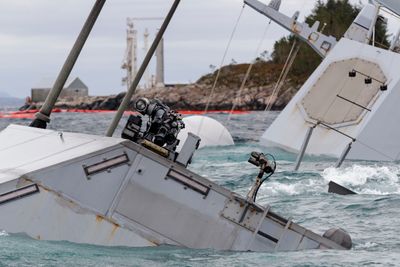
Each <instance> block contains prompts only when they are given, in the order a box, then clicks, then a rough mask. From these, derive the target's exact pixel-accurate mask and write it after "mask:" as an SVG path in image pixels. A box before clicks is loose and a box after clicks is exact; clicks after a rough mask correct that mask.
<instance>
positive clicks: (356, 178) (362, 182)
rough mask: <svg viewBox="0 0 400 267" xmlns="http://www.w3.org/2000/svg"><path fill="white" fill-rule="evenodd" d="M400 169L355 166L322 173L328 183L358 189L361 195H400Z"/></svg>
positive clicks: (332, 169) (329, 169) (326, 170)
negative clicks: (331, 182)
mask: <svg viewBox="0 0 400 267" xmlns="http://www.w3.org/2000/svg"><path fill="white" fill-rule="evenodd" d="M399 174H400V169H399V168H398V167H394V166H391V167H388V166H362V165H353V166H351V167H347V168H344V169H337V168H327V169H325V170H324V171H323V172H322V174H321V175H322V177H323V178H324V179H325V180H326V181H334V182H336V183H338V184H341V185H343V186H350V187H356V188H358V189H359V191H358V192H359V193H361V194H374V195H382V194H397V193H400V184H399Z"/></svg>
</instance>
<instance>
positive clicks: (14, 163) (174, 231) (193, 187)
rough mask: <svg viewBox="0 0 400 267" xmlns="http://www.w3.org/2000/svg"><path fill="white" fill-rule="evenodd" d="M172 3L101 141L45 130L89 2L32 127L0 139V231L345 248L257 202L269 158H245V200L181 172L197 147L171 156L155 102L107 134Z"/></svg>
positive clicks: (335, 235)
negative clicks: (249, 167)
mask: <svg viewBox="0 0 400 267" xmlns="http://www.w3.org/2000/svg"><path fill="white" fill-rule="evenodd" d="M179 2H180V1H179V0H175V1H174V4H173V6H172V8H171V10H170V12H169V13H168V15H167V17H166V19H165V21H164V23H163V25H162V27H161V29H160V31H159V33H158V35H157V37H156V39H155V41H154V43H153V45H152V48H151V49H150V50H149V52H148V57H146V59H145V60H144V63H143V65H142V67H141V69H140V70H139V74H138V76H137V77H136V79H135V81H134V82H133V83H132V85H131V87H130V90H129V91H128V93H127V95H126V97H125V99H124V101H123V102H122V104H121V106H120V109H119V110H118V112H117V114H116V118H115V120H114V121H113V123H112V124H111V125H110V128H109V129H108V130H107V136H95V135H88V134H81V133H70V132H62V131H56V130H47V129H46V126H47V123H48V122H49V116H50V114H51V108H52V106H54V103H55V101H56V99H57V97H58V95H59V94H60V92H61V89H62V88H63V85H64V83H65V81H66V79H67V77H68V76H69V74H70V72H71V70H72V68H73V65H74V63H75V61H76V59H77V58H78V56H79V53H80V51H81V49H82V47H83V46H84V43H85V40H86V39H87V37H88V36H89V34H90V31H91V29H92V27H93V25H94V23H95V21H96V19H97V17H98V15H99V13H100V11H101V9H102V7H103V5H104V3H105V0H97V1H96V3H95V5H94V7H93V9H92V11H91V13H90V15H89V18H88V19H87V21H86V23H85V25H84V27H83V29H82V31H81V33H80V35H79V36H78V38H77V41H76V43H75V45H74V47H73V48H72V50H71V52H70V54H69V56H68V58H67V60H66V62H65V64H64V66H63V68H62V70H61V72H60V74H59V76H58V78H57V81H56V83H55V85H54V87H53V89H52V91H51V93H50V94H49V96H48V97H47V99H46V103H45V105H44V106H43V107H42V109H41V110H40V112H39V113H38V114H36V118H35V120H34V121H33V122H32V123H31V125H30V126H18V125H10V126H8V127H7V128H6V129H5V130H3V131H1V132H0V170H1V171H0V212H1V214H2V215H1V216H0V229H2V230H5V231H7V232H9V233H24V234H27V235H29V236H30V237H32V238H36V239H40V240H66V241H71V242H76V243H87V244H96V245H106V246H130V247H143V246H158V245H175V246H182V247H188V248H196V249H201V248H211V249H218V250H234V251H296V250H304V249H350V248H351V245H352V244H351V238H350V236H349V235H348V234H347V233H346V232H345V231H344V230H342V229H340V228H337V229H330V230H328V231H327V232H326V233H325V234H324V235H323V236H321V235H318V234H316V233H314V232H312V231H310V230H308V229H306V228H304V227H302V226H300V225H298V224H296V223H295V222H293V221H292V219H287V218H285V217H282V216H281V215H279V214H278V213H277V212H276V211H274V210H273V208H272V207H271V206H270V205H266V206H262V205H259V204H258V203H257V201H256V200H257V199H256V197H257V192H258V189H259V188H260V186H261V185H262V183H263V182H264V181H266V179H267V178H268V177H269V176H270V175H272V174H273V172H274V170H275V168H276V166H275V163H274V160H273V158H272V157H270V156H268V155H267V154H265V155H264V154H262V153H256V152H253V153H252V154H251V156H250V159H249V162H250V163H251V164H254V165H255V166H256V167H257V168H258V169H259V174H258V176H257V177H256V180H255V183H254V185H253V186H252V188H251V189H250V190H249V193H248V195H247V196H240V195H238V194H236V193H234V192H232V191H230V190H228V189H226V188H223V187H221V186H219V185H218V184H216V183H213V182H212V181H210V180H208V179H206V178H203V177H201V176H199V175H197V174H195V173H193V172H192V171H190V170H188V169H187V166H188V164H190V162H191V159H192V157H193V154H194V153H195V151H196V149H197V148H198V146H199V142H201V140H200V138H199V137H198V136H196V135H195V134H193V133H189V134H188V137H187V138H186V140H185V142H184V143H183V144H182V147H181V150H180V152H179V153H178V152H177V151H176V147H177V145H178V143H179V140H178V138H177V136H178V133H179V132H180V130H181V129H182V128H183V127H184V123H183V121H182V118H181V117H180V115H179V114H178V113H176V112H174V111H173V110H171V109H169V107H167V106H165V105H164V104H163V103H162V102H161V101H159V100H148V99H138V100H137V101H136V103H135V109H136V110H137V111H138V112H139V115H132V116H131V117H129V119H128V121H127V123H126V126H125V128H124V130H123V132H122V138H119V137H112V135H113V133H114V130H115V127H116V125H118V122H119V120H120V118H121V116H122V114H123V111H124V110H125V109H126V107H127V103H128V102H129V100H130V98H131V97H132V95H133V93H134V91H135V89H136V86H137V83H138V82H139V80H140V78H141V75H142V74H143V71H144V69H145V68H146V64H148V61H149V59H150V58H151V54H152V53H154V50H155V48H156V47H157V42H158V41H159V40H160V39H161V37H162V35H163V33H164V32H165V30H166V28H167V26H168V23H169V21H170V20H171V18H172V17H173V14H174V12H175V10H176V8H177V7H178V4H179ZM266 175H267V176H266Z"/></svg>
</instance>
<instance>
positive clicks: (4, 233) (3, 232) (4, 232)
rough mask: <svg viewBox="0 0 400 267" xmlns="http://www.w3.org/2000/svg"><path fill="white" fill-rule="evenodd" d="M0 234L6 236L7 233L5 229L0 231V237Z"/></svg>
mask: <svg viewBox="0 0 400 267" xmlns="http://www.w3.org/2000/svg"><path fill="white" fill-rule="evenodd" d="M2 236H8V233H7V232H6V231H0V237H2Z"/></svg>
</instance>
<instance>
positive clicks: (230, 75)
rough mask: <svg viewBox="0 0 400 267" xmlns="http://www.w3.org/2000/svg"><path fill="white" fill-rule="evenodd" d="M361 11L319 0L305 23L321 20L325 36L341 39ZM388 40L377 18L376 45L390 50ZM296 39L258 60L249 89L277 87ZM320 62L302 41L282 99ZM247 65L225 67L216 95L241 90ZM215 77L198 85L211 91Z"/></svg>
mask: <svg viewBox="0 0 400 267" xmlns="http://www.w3.org/2000/svg"><path fill="white" fill-rule="evenodd" d="M360 10H361V7H360V6H358V5H352V4H350V3H349V0H325V1H321V0H319V1H317V3H316V5H315V7H314V9H313V11H312V13H311V14H310V15H309V16H307V17H306V22H307V23H308V24H309V25H313V24H314V22H315V21H320V22H321V24H320V25H321V26H320V27H321V28H320V29H319V30H322V27H323V25H324V23H326V26H325V27H324V29H323V33H324V34H326V35H332V36H334V37H336V39H338V40H339V39H340V38H341V37H342V36H343V35H344V33H345V32H346V31H347V29H348V28H349V27H350V25H351V23H352V22H353V21H354V19H355V18H356V17H357V15H358V13H359V12H360ZM387 39H388V36H387V29H386V25H385V23H384V22H383V21H382V19H378V23H377V25H376V37H375V40H376V42H375V43H376V45H377V46H381V47H388V46H389V42H388V40H387ZM294 40H295V37H293V36H292V35H291V36H288V37H285V38H282V39H281V40H279V41H277V42H276V43H275V45H274V51H273V53H272V54H271V59H269V60H265V59H262V58H257V59H256V63H255V64H254V66H253V69H252V71H251V73H250V76H249V78H248V80H247V82H246V88H260V87H270V86H272V85H274V84H275V83H276V82H277V80H278V77H279V75H280V73H281V71H282V69H283V65H284V63H285V61H286V60H287V57H288V55H289V52H290V49H291V48H292V45H293V41H294ZM300 42H301V41H300ZM321 60H322V59H321V57H320V56H319V55H318V54H317V53H316V52H315V51H314V50H313V49H312V48H310V47H309V46H308V45H307V44H305V43H302V42H301V48H300V51H299V53H298V55H297V57H296V59H295V61H294V64H293V66H292V68H291V70H290V72H289V76H288V77H287V80H286V81H285V83H284V85H283V90H282V92H281V94H280V96H279V97H280V98H281V97H282V95H283V96H284V97H286V98H287V99H286V100H290V98H291V96H292V95H293V94H295V93H296V92H297V90H298V89H299V88H300V86H301V85H302V84H303V83H304V82H305V81H306V80H307V79H308V77H309V76H310V74H311V73H312V72H313V71H314V70H315V69H316V67H317V66H318V65H319V64H320V63H321ZM248 66H249V64H231V65H227V66H224V67H223V68H222V69H221V76H220V78H219V80H218V84H217V88H216V92H219V93H221V92H225V91H226V90H232V89H237V88H239V87H240V85H241V84H242V82H243V79H244V77H245V73H246V71H247V69H248ZM216 75H217V71H215V72H214V73H210V74H208V75H205V76H203V77H201V78H200V79H199V80H198V81H197V83H198V84H200V85H205V86H206V88H211V86H212V85H213V83H214V82H215V78H216ZM288 95H289V96H288ZM286 100H285V101H286ZM285 101H283V102H285Z"/></svg>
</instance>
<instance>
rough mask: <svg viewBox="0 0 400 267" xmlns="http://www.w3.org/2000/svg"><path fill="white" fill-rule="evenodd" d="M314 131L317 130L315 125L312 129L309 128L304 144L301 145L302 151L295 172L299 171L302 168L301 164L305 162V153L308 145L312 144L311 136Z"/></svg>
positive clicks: (298, 156)
mask: <svg viewBox="0 0 400 267" xmlns="http://www.w3.org/2000/svg"><path fill="white" fill-rule="evenodd" d="M314 129H315V125H314V126H312V127H310V128H308V131H307V133H306V137H305V138H304V141H303V144H302V145H301V149H300V152H299V155H297V159H296V165H295V167H294V171H298V170H299V168H300V164H301V162H302V161H303V157H304V153H305V152H306V149H307V146H308V143H309V142H310V139H311V135H312V133H313V131H314Z"/></svg>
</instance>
